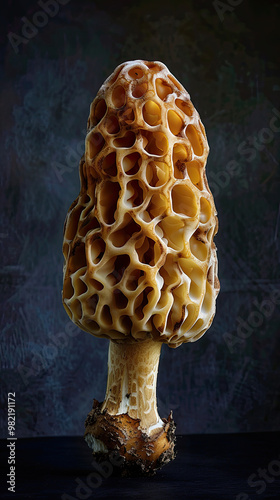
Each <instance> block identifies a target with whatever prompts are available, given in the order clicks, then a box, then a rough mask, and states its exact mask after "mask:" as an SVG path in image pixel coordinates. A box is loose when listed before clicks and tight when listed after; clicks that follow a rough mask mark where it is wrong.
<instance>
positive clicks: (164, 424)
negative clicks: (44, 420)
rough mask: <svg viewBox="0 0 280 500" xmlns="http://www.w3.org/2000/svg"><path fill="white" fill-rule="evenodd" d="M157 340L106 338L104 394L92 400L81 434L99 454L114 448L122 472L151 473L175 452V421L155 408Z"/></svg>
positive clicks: (95, 453) (158, 347) (101, 456)
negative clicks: (108, 342) (83, 434)
mask: <svg viewBox="0 0 280 500" xmlns="http://www.w3.org/2000/svg"><path fill="white" fill-rule="evenodd" d="M160 350H161V343H160V342H155V341H152V340H147V341H143V342H134V343H127V342H126V343H123V344H121V343H120V344H118V343H116V342H113V341H110V346H109V359H108V381H107V391H106V396H105V400H104V402H103V403H98V401H96V400H94V402H93V408H92V410H91V411H90V413H89V414H88V416H87V419H86V422H85V427H86V430H85V439H86V441H87V443H88V445H89V446H90V448H92V450H93V454H94V456H95V458H96V459H97V460H103V459H104V456H105V457H106V456H108V454H109V456H110V453H111V452H117V453H118V454H119V455H120V457H122V459H123V468H122V472H121V473H122V474H124V475H130V474H132V475H134V474H137V475H138V474H145V475H150V474H153V473H154V472H155V471H156V470H157V469H159V468H160V467H162V465H163V464H166V463H168V462H169V461H170V460H173V459H174V457H175V453H174V444H175V424H174V421H173V418H172V413H170V415H169V417H168V419H165V418H163V419H162V420H161V418H160V417H159V415H158V412H157V401H156V383H157V373H158V364H159V357H160Z"/></svg>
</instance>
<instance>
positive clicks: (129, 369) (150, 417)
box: [102, 340, 163, 435]
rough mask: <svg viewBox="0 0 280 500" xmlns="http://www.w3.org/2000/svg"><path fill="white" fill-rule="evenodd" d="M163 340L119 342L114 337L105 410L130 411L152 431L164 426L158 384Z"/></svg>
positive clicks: (111, 411) (111, 342)
mask: <svg viewBox="0 0 280 500" xmlns="http://www.w3.org/2000/svg"><path fill="white" fill-rule="evenodd" d="M160 351H161V343H160V342H155V341H153V340H148V341H145V342H134V343H129V344H128V343H124V344H117V343H115V342H113V341H110V346H109V356H108V381H107V391H106V396H105V400H104V402H103V405H102V411H103V410H105V409H106V410H107V411H108V413H110V415H120V414H125V413H127V414H128V415H129V416H130V417H132V418H134V419H136V418H137V419H139V420H140V427H141V429H142V430H143V431H145V432H146V433H147V434H148V435H150V434H151V433H152V432H153V431H155V430H156V429H158V428H159V427H162V426H163V422H162V420H161V419H160V417H159V414H158V411H157V399H156V384H157V373H158V364H159V357H160Z"/></svg>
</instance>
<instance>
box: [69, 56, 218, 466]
mask: <svg viewBox="0 0 280 500" xmlns="http://www.w3.org/2000/svg"><path fill="white" fill-rule="evenodd" d="M208 150H209V148H208V144H207V139H206V135H205V130H204V127H203V125H202V123H201V121H200V118H199V115H198V113H197V111H196V110H195V109H194V106H193V104H192V103H191V101H190V96H189V94H188V93H187V92H186V90H185V89H184V88H183V87H182V85H181V84H180V83H179V82H178V81H177V80H176V79H175V78H174V76H173V75H171V74H170V72H169V70H168V69H167V67H166V66H165V65H164V64H162V63H161V62H148V61H142V60H137V61H130V62H127V63H124V64H121V65H120V66H118V67H117V68H116V70H115V71H114V73H113V74H112V75H111V76H110V77H109V78H108V79H107V80H106V81H105V83H104V84H103V85H102V87H101V88H100V90H99V91H98V93H97V96H96V98H95V99H94V101H93V102H92V104H91V108H90V116H89V120H88V132H87V136H86V144H85V155H84V156H83V158H82V159H81V162H80V178H81V192H80V195H79V196H78V198H77V199H76V200H75V201H74V203H73V204H72V206H71V207H70V210H69V213H68V215H67V219H66V224H65V234H64V244H63V253H64V257H65V266H64V286H63V303H64V307H65V309H66V311H67V313H68V314H69V316H70V318H71V319H72V321H74V322H75V323H76V324H77V325H78V326H79V327H80V328H81V329H83V330H85V331H87V332H89V333H91V334H93V335H95V336H97V337H103V338H106V339H109V340H110V345H109V361H108V383H107V392H106V396H105V399H104V402H103V403H98V402H97V401H96V400H94V405H93V409H92V410H91V412H90V413H89V415H88V417H87V420H86V432H85V437H86V441H87V442H88V444H89V445H90V446H91V447H92V449H93V453H94V454H95V455H96V456H97V455H104V453H110V452H111V451H112V450H117V451H118V453H120V455H122V456H123V458H124V468H123V471H124V472H127V471H129V470H131V469H133V470H134V471H135V470H138V471H139V472H141V473H146V474H149V473H153V472H154V471H155V470H156V469H158V468H159V467H161V466H162V465H163V464H164V463H167V462H168V461H169V460H171V459H173V458H174V429H175V425H174V422H173V419H172V415H171V414H170V415H169V417H168V419H161V418H160V417H159V415H158V411H157V402H156V381H157V371H158V363H159V357H160V350H161V345H162V344H163V343H165V344H167V345H169V346H170V347H178V346H180V345H181V344H182V343H183V342H193V341H195V340H197V339H199V338H200V337H201V336H202V335H203V334H204V333H205V332H206V330H207V329H208V328H209V327H210V325H211V322H212V320H213V317H214V314H215V299H216V296H217V294H218V291H219V281H218V278H217V258H216V247H215V245H214V243H213V237H214V235H215V233H216V232H217V217H216V210H215V205H214V201H213V197H212V195H211V192H210V190H209V187H208V183H207V179H206V173H205V164H206V159H207V155H208Z"/></svg>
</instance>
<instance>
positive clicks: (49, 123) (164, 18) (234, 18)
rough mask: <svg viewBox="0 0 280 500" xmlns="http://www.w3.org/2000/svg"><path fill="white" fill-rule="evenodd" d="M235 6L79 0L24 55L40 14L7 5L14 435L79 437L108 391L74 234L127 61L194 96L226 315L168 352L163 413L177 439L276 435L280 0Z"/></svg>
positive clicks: (4, 196)
mask: <svg viewBox="0 0 280 500" xmlns="http://www.w3.org/2000/svg"><path fill="white" fill-rule="evenodd" d="M237 3H238V2H237V1H235V2H234V1H232V0H231V2H230V1H229V0H225V1H224V2H220V4H219V5H221V4H222V5H224V9H223V8H222V7H221V6H220V7H219V8H218V11H217V5H216V4H215V2H211V1H205V2H203V1H198V0H193V1H192V0H185V1H181V0H179V1H176V0H174V1H168V2H164V1H162V0H155V1H147V0H145V1H141V2H132V1H121V2H117V1H115V2H109V3H108V2H107V1H104V0H102V1H100V0H93V1H89V0H88V1H80V2H79V1H78V0H70V1H69V2H68V3H67V4H65V5H64V6H63V5H60V7H59V12H58V13H57V14H56V15H55V16H54V17H50V16H49V17H48V22H47V24H46V25H45V26H43V27H41V28H38V33H36V34H35V35H34V33H33V35H34V36H32V37H31V38H30V39H29V41H28V43H20V44H19V45H18V46H16V47H15V48H16V50H17V51H18V53H16V51H15V50H14V48H13V46H12V43H11V42H10V41H9V39H8V37H7V35H8V34H9V33H14V34H16V35H19V36H22V34H23V31H22V30H23V25H24V22H23V21H22V17H26V18H27V19H28V20H31V21H32V19H33V16H35V19H37V18H36V15H37V13H38V11H40V10H42V8H41V7H40V6H39V5H38V3H37V2H36V1H8V2H5V3H4V4H1V33H2V35H1V68H2V70H1V114H0V116H1V124H2V127H1V137H0V141H1V142H0V146H1V177H0V183H1V213H0V217H1V229H0V247H1V337H0V359H1V396H0V397H1V415H0V417H1V421H0V424H1V426H0V430H1V435H0V437H3V438H6V437H7V394H8V392H16V419H17V420H16V435H17V436H18V437H35V436H56V435H82V434H83V430H84V427H83V426H84V419H85V417H86V415H87V413H88V411H89V410H90V409H91V404H92V399H93V397H95V398H97V399H98V400H99V401H102V400H103V397H104V393H105V387H106V376H107V349H108V343H107V341H106V340H100V339H97V338H94V337H92V336H91V335H89V334H87V333H84V332H81V331H80V330H79V329H78V328H76V327H75V328H74V327H73V328H72V327H71V323H70V321H69V319H68V317H67V315H66V313H65V311H64V309H63V306H62V303H61V288H62V263H63V259H62V252H61V246H62V231H63V222H64V219H65V216H66V213H67V210H68V208H69V206H70V204H71V203H72V201H73V200H74V198H76V196H77V195H78V192H79V176H78V163H79V157H80V156H81V155H82V152H83V147H84V146H83V141H84V137H85V129H86V122H87V117H88V113H89V106H90V103H91V101H92V100H93V98H94V97H95V94H96V92H97V91H98V89H99V87H100V85H101V84H102V83H103V81H104V79H105V78H107V77H108V76H109V75H110V74H111V73H112V71H113V70H114V68H115V67H116V66H117V65H118V64H120V63H121V62H124V61H127V60H131V59H147V60H159V61H162V62H164V63H165V64H166V65H167V66H168V68H169V69H170V71H171V72H172V73H173V74H174V75H175V76H176V78H177V79H178V80H179V81H180V82H181V83H182V84H183V85H184V86H185V87H186V89H187V90H188V91H189V92H190V95H191V98H192V101H193V103H194V105H195V107H196V108H197V109H198V111H199V113H200V116H201V119H202V122H203V123H204V125H205V127H206V132H207V136H208V140H209V145H210V155H209V159H208V164H207V175H208V179H209V183H210V187H211V188H212V190H213V194H214V196H215V202H216V206H217V210H218V215H219V223H220V228H219V233H218V235H217V236H216V239H215V241H216V245H217V247H218V257H219V277H220V282H221V292H220V295H219V297H218V301H217V313H216V317H215V320H214V322H213V325H212V327H211V329H210V330H209V332H207V333H206V335H205V336H204V337H203V338H202V339H201V340H199V341H198V342H197V343H194V344H185V345H182V346H181V347H180V348H178V349H175V350H172V349H169V348H168V347H167V346H163V350H162V356H161V361H160V368H159V380H158V405H159V413H160V415H161V416H162V417H166V416H167V415H168V413H169V411H170V410H171V409H172V410H173V412H174V418H175V421H176V422H177V430H178V433H180V434H184V433H222V432H225V433H229V432H246V431H261V430H264V431H270V430H279V427H280V399H279V393H280V362H279V361H280V356H279V351H280V335H279V324H280V321H279V320H280V313H279V303H280V300H279V290H280V281H279V274H280V273H279V233H280V229H279V226H280V211H279V209H280V205H279V187H280V176H279V137H280V99H279V96H280V79H279V76H280V75H279V73H280V71H279V19H280V16H279V13H280V2H279V1H266V2H264V1H258V2H257V1H250V0H243V1H241V2H239V4H238V5H237ZM230 4H235V7H233V6H230ZM215 6H216V8H215ZM38 19H39V18H38ZM41 22H42V19H41ZM29 35H30V32H29ZM31 35H32V33H31ZM10 37H11V35H10ZM14 45H15V42H14ZM277 113H278V114H277ZM273 117H275V120H274V121H271V120H272V118H273ZM271 124H272V125H271ZM271 127H272V128H271ZM276 128H277V129H278V131H277V130H276ZM263 129H266V130H265V131H264V130H263ZM272 129H273V130H272ZM233 161H234V163H230V162H233ZM230 168H231V170H230ZM277 291H278V295H277ZM264 300H265V301H266V302H263V301H264ZM242 322H243V323H242ZM241 323H242V324H243V326H242V328H241V327H240V325H241ZM242 337H243V338H242ZM244 337H246V338H244Z"/></svg>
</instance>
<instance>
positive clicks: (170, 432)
mask: <svg viewBox="0 0 280 500" xmlns="http://www.w3.org/2000/svg"><path fill="white" fill-rule="evenodd" d="M101 408H102V403H99V402H98V401H96V400H94V402H93V408H92V410H91V411H90V413H89V414H88V416H87V419H86V422H85V427H86V430H85V440H86V441H87V443H88V445H89V446H90V447H91V448H92V449H93V456H94V458H95V460H96V461H97V462H101V461H104V459H108V457H109V456H110V454H112V453H114V456H115V457H116V456H117V462H118V466H117V467H114V469H113V473H114V474H117V475H122V476H142V475H144V476H151V475H153V474H155V472H156V471H157V470H158V469H160V468H161V467H163V466H164V465H166V464H167V463H168V462H170V461H171V460H173V459H174V458H175V449H174V448H175V440H176V437H175V423H174V420H173V418H172V413H170V415H169V417H168V419H162V421H163V426H162V427H160V428H158V429H156V430H155V431H154V432H153V434H152V435H150V436H148V435H147V434H146V433H145V432H144V431H143V430H142V429H141V427H140V419H136V418H132V417H130V416H129V415H128V414H127V413H125V414H119V415H110V414H109V413H108V411H107V410H106V409H105V410H103V411H102V410H101Z"/></svg>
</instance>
